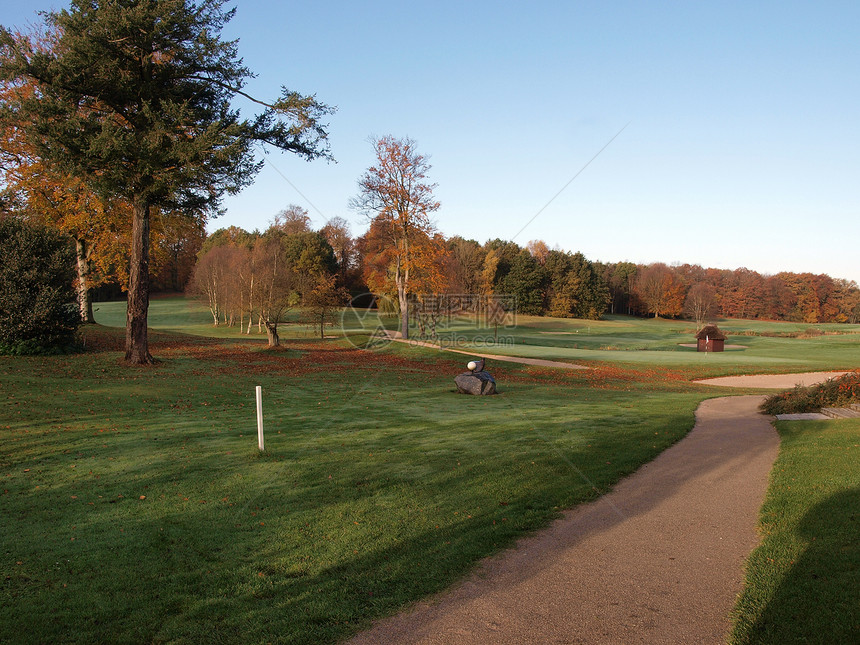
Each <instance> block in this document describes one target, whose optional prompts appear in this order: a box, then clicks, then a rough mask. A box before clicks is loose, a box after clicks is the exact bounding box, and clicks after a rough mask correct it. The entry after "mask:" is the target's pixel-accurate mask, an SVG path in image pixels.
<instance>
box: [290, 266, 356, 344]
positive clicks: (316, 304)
mask: <svg viewBox="0 0 860 645" xmlns="http://www.w3.org/2000/svg"><path fill="white" fill-rule="evenodd" d="M348 300H349V292H347V290H346V289H344V288H343V287H339V286H337V276H336V275H328V276H320V279H319V280H318V281H317V283H316V285H315V286H314V287H313V288H312V289H311V290H310V291H308V292H307V293H305V295H304V297H303V298H302V315H301V319H302V320H304V321H305V322H308V323H310V324H311V325H313V326H314V327H315V328H318V329H319V333H320V340H323V339H325V328H326V326H327V325H333V324H334V323H335V322H336V320H337V313H338V312H339V311H340V309H341V308H342V307H343V306H344V305H345V304H346V303H347V301H348Z"/></svg>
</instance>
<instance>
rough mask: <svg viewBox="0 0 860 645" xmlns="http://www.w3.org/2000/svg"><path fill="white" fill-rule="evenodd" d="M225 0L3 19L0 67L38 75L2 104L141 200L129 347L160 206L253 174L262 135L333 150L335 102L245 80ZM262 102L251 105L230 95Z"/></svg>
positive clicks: (194, 198) (129, 3) (138, 345)
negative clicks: (228, 33)
mask: <svg viewBox="0 0 860 645" xmlns="http://www.w3.org/2000/svg"><path fill="white" fill-rule="evenodd" d="M224 4H225V3H224V0H201V2H197V3H195V2H192V1H191V0H113V1H111V0H74V1H73V2H72V3H71V7H70V8H69V9H68V10H62V11H58V12H49V13H46V14H44V16H45V23H46V24H45V29H46V33H45V34H43V35H42V36H41V37H40V38H39V39H38V40H39V46H38V47H36V46H34V45H33V43H32V40H33V39H31V38H28V37H26V36H22V35H20V34H14V33H12V32H10V31H9V30H7V29H5V28H2V29H0V47H2V50H0V80H3V81H4V82H6V83H13V84H14V83H15V82H19V83H25V82H27V83H29V82H33V83H35V85H36V88H37V91H36V92H35V93H34V94H32V95H29V96H27V95H25V94H22V95H21V96H20V98H19V99H18V100H17V101H13V102H9V103H7V104H6V105H4V106H3V107H4V115H3V116H4V118H6V119H11V120H13V121H15V122H17V123H19V124H21V126H22V127H25V128H26V129H27V130H28V133H27V134H28V137H29V138H30V139H31V141H32V142H33V143H34V145H35V148H36V150H37V153H38V154H39V155H40V156H42V157H43V158H44V159H46V160H47V161H49V162H50V163H52V164H56V165H57V166H58V167H60V168H62V169H63V170H64V171H66V172H69V173H70V174H72V175H75V176H79V177H82V178H85V180H86V181H87V183H88V184H89V185H90V186H91V187H92V188H93V190H95V191H96V192H98V193H99V194H101V195H105V196H110V195H121V196H122V197H123V198H124V199H126V200H127V201H128V202H129V203H130V204H132V206H133V216H132V223H131V229H132V235H131V239H132V242H131V253H130V255H131V263H130V271H129V290H128V318H127V325H126V360H127V361H129V362H130V363H134V364H142V363H149V362H151V361H152V357H151V355H150V353H149V346H148V340H147V333H146V332H147V330H146V321H147V311H148V307H149V282H150V277H149V252H150V213H151V210H152V209H153V208H156V207H160V208H165V209H168V210H170V209H177V210H182V211H185V212H187V213H190V214H193V215H194V216H197V217H200V218H203V217H205V215H206V214H207V213H210V212H213V211H214V210H217V208H218V205H219V203H220V200H221V197H222V196H223V195H224V194H225V193H227V194H232V193H236V192H238V191H239V190H240V189H241V188H243V187H244V186H246V185H247V184H249V183H250V182H251V181H252V179H253V176H254V175H255V173H256V172H257V170H259V168H260V163H261V162H258V161H256V159H255V156H254V146H255V145H256V144H257V143H264V144H268V145H271V146H275V147H277V148H280V149H282V150H286V151H289V152H293V153H295V154H298V155H300V156H302V157H304V158H306V159H308V160H311V159H315V158H318V157H326V158H327V157H329V156H330V155H329V151H328V146H327V141H326V136H327V135H326V131H325V126H324V125H323V124H321V123H320V118H322V117H323V116H324V115H326V114H329V113H330V112H331V111H332V110H331V108H329V107H327V106H325V105H323V104H321V103H319V102H317V101H316V99H315V98H314V97H313V96H303V95H300V94H298V93H296V92H292V91H289V90H287V89H286V88H284V89H283V91H282V94H281V96H280V98H279V99H278V100H276V101H274V102H272V103H266V102H263V101H260V100H257V99H255V98H253V97H251V96H250V95H248V94H247V93H246V92H244V91H243V87H244V85H245V83H246V81H247V80H248V79H250V78H251V77H252V76H253V75H252V73H251V71H250V70H249V69H248V68H247V67H245V66H244V65H243V64H242V61H241V59H240V58H239V56H238V48H237V42H236V41H224V40H222V39H221V37H220V34H221V31H222V29H223V27H224V26H225V25H226V23H227V22H228V21H229V20H230V19H231V18H232V16H233V13H234V11H233V10H225V9H224ZM239 98H244V99H247V100H249V101H251V102H253V103H254V104H255V105H256V106H257V107H259V108H261V111H260V112H259V113H258V114H257V115H255V116H254V117H253V118H251V119H246V118H243V117H242V116H241V115H240V113H239V111H238V110H237V109H235V108H234V107H233V105H232V103H233V101H234V99H239Z"/></svg>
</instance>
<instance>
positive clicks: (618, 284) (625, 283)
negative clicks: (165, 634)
mask: <svg viewBox="0 0 860 645" xmlns="http://www.w3.org/2000/svg"><path fill="white" fill-rule="evenodd" d="M637 270H638V269H637V267H636V265H635V264H633V263H632V262H616V263H614V264H607V265H605V266H604V269H603V280H604V283H605V284H606V286H607V288H608V289H609V313H613V314H616V313H625V314H632V313H633V310H634V309H635V307H634V304H635V303H634V300H635V297H636V289H635V284H636V272H637Z"/></svg>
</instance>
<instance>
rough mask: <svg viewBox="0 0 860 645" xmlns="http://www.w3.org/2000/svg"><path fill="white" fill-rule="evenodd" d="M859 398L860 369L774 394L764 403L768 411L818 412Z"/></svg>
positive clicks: (786, 412)
mask: <svg viewBox="0 0 860 645" xmlns="http://www.w3.org/2000/svg"><path fill="white" fill-rule="evenodd" d="M858 402H860V372H848V373H847V374H844V375H842V376H840V377H838V378H832V379H828V380H827V381H825V382H824V383H819V384H818V385H810V386H808V387H802V386H800V385H796V386H795V387H794V389H793V390H787V391H785V392H781V393H780V394H773V395H771V396H769V397H767V399H765V401H764V402H763V403H762V404H761V411H762V412H764V413H765V414H797V413H800V412H816V411H818V410H820V409H821V408H827V407H845V406H849V405H851V404H853V403H858Z"/></svg>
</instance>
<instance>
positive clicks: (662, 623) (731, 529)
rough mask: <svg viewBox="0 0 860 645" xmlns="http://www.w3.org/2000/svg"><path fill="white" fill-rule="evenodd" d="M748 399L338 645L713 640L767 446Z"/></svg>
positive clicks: (720, 404)
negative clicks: (453, 580) (440, 588)
mask: <svg viewBox="0 0 860 645" xmlns="http://www.w3.org/2000/svg"><path fill="white" fill-rule="evenodd" d="M829 376H830V375H828V377H829ZM765 381H766V380H765ZM765 381H759V383H760V385H759V387H779V386H778V385H776V386H775V385H769V384H765ZM774 382H775V381H774ZM745 386H746V387H749V386H748V385H745ZM760 401H761V397H760V396H735V397H725V398H716V399H710V400H707V401H704V402H703V403H702V404H701V405H700V406H699V408H698V410H697V411H696V424H695V427H694V428H693V430H691V431H690V433H689V434H688V435H687V436H686V437H685V438H684V439H682V440H681V441H679V442H678V443H677V444H675V445H674V446H672V447H671V448H669V449H668V450H666V451H665V452H663V453H662V454H660V455H659V456H658V457H657V458H656V459H655V460H654V461H652V462H651V463H649V464H646V465H645V466H643V467H641V468H640V469H639V470H638V471H637V472H636V473H634V474H633V475H631V476H630V477H628V478H626V479H624V480H623V481H621V482H620V483H619V484H618V485H617V486H616V487H615V488H614V489H613V490H612V492H610V493H608V494H607V495H604V496H603V497H601V498H600V499H598V500H596V501H594V502H591V503H589V504H584V505H581V506H578V507H576V508H574V509H571V510H569V511H567V512H566V513H565V514H564V516H563V517H562V518H561V519H559V520H557V521H556V522H554V523H553V524H552V525H551V526H549V527H548V528H547V529H545V530H543V531H540V532H538V533H536V534H535V535H534V536H531V537H528V538H525V539H523V540H521V541H520V542H518V543H517V545H516V546H515V548H512V549H509V550H507V551H505V552H503V553H501V554H499V555H497V556H496V557H493V558H489V559H487V560H485V561H484V562H483V563H482V564H481V566H480V567H479V568H478V570H477V571H476V572H475V573H474V574H472V575H471V576H470V577H468V578H467V579H466V580H465V581H464V582H462V583H460V584H459V585H457V586H455V587H454V588H453V589H452V590H450V591H447V592H444V593H442V594H440V595H438V596H436V597H435V598H433V599H431V600H428V601H424V602H421V603H418V604H417V605H415V606H414V607H413V608H412V609H411V610H409V611H406V612H404V613H401V614H398V615H395V616H393V617H391V618H389V619H385V620H382V621H380V622H378V623H376V624H375V625H374V626H373V627H372V628H371V629H369V630H368V631H365V632H362V633H360V634H358V635H357V636H356V637H355V638H354V639H352V640H351V641H349V642H350V643H352V644H353V645H365V644H370V643H378V644H383V643H384V644H388V643H426V644H436V643H440V644H441V643H445V644H452V645H453V644H464V645H467V644H482V645H484V644H487V645H489V644H494V645H495V644H506V643H517V644H519V643H612V644H618V643H626V644H632V643H648V644H656V643H672V644H678V643H682V644H688V643H710V644H716V643H723V642H725V639H726V637H727V634H728V630H729V628H730V621H729V614H730V611H731V609H732V607H733V605H734V602H735V597H736V595H737V594H738V593H739V592H740V591H741V589H742V584H743V563H744V560H745V559H746V557H747V555H748V554H749V553H750V551H751V550H752V549H753V548H754V547H755V546H756V544H757V543H758V535H757V533H756V524H757V520H758V511H759V508H760V506H761V504H762V501H763V498H764V493H765V489H766V487H767V482H768V473H769V472H770V469H771V467H772V465H773V462H774V460H775V459H776V455H777V450H778V447H779V438H778V435H777V433H776V431H775V430H774V428H773V426H772V425H771V423H770V418H769V417H767V416H764V415H762V414H759V413H758V410H757V408H758V405H759V403H760Z"/></svg>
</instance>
